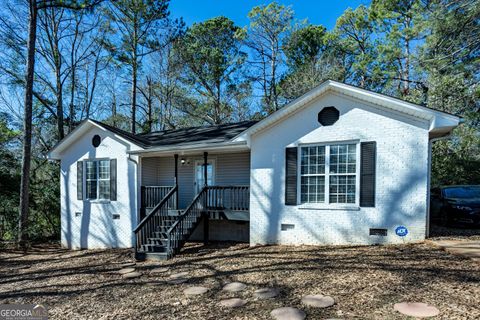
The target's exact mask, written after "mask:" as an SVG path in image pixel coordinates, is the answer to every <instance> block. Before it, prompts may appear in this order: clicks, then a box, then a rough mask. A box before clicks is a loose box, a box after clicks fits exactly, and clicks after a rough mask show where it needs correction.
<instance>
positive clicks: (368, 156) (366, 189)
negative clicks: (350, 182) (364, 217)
mask: <svg viewBox="0 0 480 320" xmlns="http://www.w3.org/2000/svg"><path fill="white" fill-rule="evenodd" d="M376 149H377V144H376V142H375V141H369V142H362V143H361V144H360V162H361V163H360V207H375V166H376V153H377V151H376Z"/></svg>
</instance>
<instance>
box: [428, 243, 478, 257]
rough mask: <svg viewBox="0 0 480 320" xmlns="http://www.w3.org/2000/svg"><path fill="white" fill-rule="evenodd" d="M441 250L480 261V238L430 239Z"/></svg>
mask: <svg viewBox="0 0 480 320" xmlns="http://www.w3.org/2000/svg"><path fill="white" fill-rule="evenodd" d="M429 243H431V244H433V245H435V246H438V247H440V248H442V249H443V250H445V251H447V252H449V253H451V254H456V255H460V256H463V257H467V258H472V259H473V260H475V261H479V262H480V240H430V241H429Z"/></svg>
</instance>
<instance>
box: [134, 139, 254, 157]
mask: <svg viewBox="0 0 480 320" xmlns="http://www.w3.org/2000/svg"><path fill="white" fill-rule="evenodd" d="M242 147H245V149H248V146H247V143H246V141H238V142H230V141H229V142H220V143H214V144H213V143H197V144H187V145H172V146H167V147H156V148H150V149H144V150H134V151H127V153H128V154H129V155H141V154H148V153H171V152H181V151H184V152H194V151H205V150H207V149H208V150H229V149H230V150H231V149H242Z"/></svg>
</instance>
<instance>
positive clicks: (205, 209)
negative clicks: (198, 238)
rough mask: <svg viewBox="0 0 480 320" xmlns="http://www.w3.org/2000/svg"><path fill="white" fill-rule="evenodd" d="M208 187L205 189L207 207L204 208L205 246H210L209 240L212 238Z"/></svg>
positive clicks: (204, 195)
mask: <svg viewBox="0 0 480 320" xmlns="http://www.w3.org/2000/svg"><path fill="white" fill-rule="evenodd" d="M208 191H209V190H208V187H207V186H205V188H204V189H203V192H204V194H203V197H204V198H205V207H204V208H203V245H205V246H206V245H207V244H208V240H209V238H210V236H209V231H210V230H209V229H210V228H209V222H210V221H209V220H210V215H209V214H208V209H207V205H208V203H207V202H208Z"/></svg>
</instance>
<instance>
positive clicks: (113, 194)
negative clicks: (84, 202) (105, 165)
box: [110, 159, 117, 201]
mask: <svg viewBox="0 0 480 320" xmlns="http://www.w3.org/2000/svg"><path fill="white" fill-rule="evenodd" d="M110 200H112V201H117V159H110Z"/></svg>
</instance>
